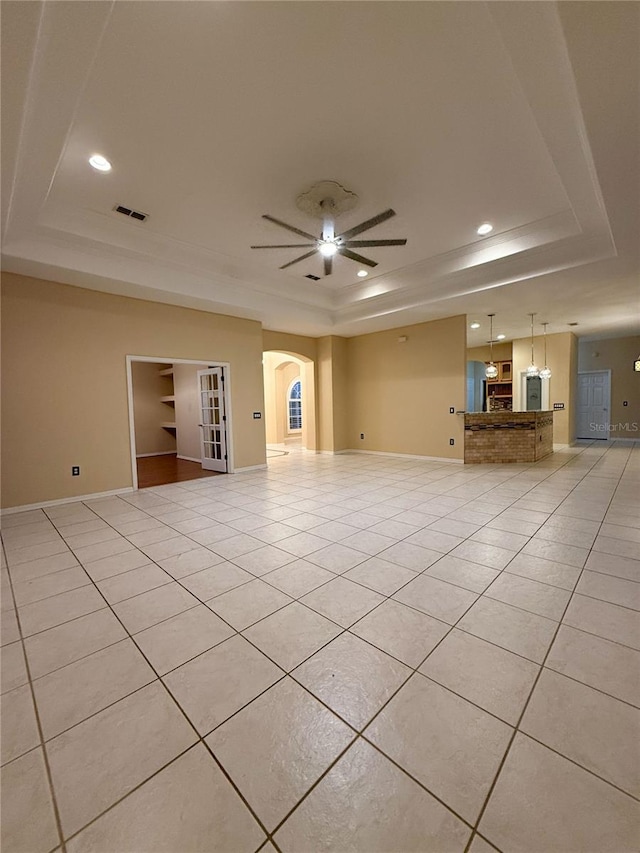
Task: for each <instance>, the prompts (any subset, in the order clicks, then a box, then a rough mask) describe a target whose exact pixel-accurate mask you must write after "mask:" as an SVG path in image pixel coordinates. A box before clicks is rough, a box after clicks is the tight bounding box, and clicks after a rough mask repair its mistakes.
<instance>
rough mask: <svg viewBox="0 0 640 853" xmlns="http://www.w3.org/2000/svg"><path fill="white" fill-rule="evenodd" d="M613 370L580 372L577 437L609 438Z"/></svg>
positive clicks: (602, 439)
mask: <svg viewBox="0 0 640 853" xmlns="http://www.w3.org/2000/svg"><path fill="white" fill-rule="evenodd" d="M610 409H611V371H610V370H592V371H590V372H588V373H578V422H577V431H576V438H589V439H591V440H592V441H593V440H595V441H606V440H607V439H608V438H609V426H610V424H609V411H610Z"/></svg>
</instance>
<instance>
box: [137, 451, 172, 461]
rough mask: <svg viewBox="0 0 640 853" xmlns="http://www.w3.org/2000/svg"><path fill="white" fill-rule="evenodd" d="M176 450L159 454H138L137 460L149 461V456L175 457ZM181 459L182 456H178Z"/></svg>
mask: <svg viewBox="0 0 640 853" xmlns="http://www.w3.org/2000/svg"><path fill="white" fill-rule="evenodd" d="M175 455H176V452H175V450H160V451H159V452H158V453H136V459H147V458H148V457H149V456H175ZM178 459H180V456H178Z"/></svg>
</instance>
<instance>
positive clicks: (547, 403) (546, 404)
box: [512, 370, 551, 412]
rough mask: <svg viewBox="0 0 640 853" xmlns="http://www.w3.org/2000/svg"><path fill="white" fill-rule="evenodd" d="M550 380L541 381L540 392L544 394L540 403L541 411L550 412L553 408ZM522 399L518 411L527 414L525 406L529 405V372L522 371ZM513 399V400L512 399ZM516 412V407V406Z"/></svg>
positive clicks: (519, 401) (520, 389)
mask: <svg viewBox="0 0 640 853" xmlns="http://www.w3.org/2000/svg"><path fill="white" fill-rule="evenodd" d="M549 382H550V380H549V379H541V380H540V391H541V392H542V400H541V401H540V411H542V412H548V411H549V409H550V408H551V387H550V385H549ZM519 392H520V398H519V400H518V404H519V409H518V411H521V412H526V411H527V409H526V408H525V406H526V405H527V371H526V370H521V371H520V386H519ZM512 399H513V398H512ZM513 408H514V410H515V405H514V407H513Z"/></svg>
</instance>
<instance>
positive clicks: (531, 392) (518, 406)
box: [513, 370, 550, 412]
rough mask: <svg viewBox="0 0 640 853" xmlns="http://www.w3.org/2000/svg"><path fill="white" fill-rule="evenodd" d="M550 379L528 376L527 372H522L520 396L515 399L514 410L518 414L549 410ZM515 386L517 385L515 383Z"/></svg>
mask: <svg viewBox="0 0 640 853" xmlns="http://www.w3.org/2000/svg"><path fill="white" fill-rule="evenodd" d="M549 382H550V380H549V379H541V378H540V377H539V376H527V371H526V370H521V371H520V396H519V398H516V397H514V399H513V409H514V411H518V412H540V411H544V412H546V411H548V410H549V406H550V403H549V399H550V387H549ZM514 384H515V383H514Z"/></svg>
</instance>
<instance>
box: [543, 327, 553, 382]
mask: <svg viewBox="0 0 640 853" xmlns="http://www.w3.org/2000/svg"><path fill="white" fill-rule="evenodd" d="M548 325H549V324H548V323H542V328H543V329H544V367H543V368H542V370H541V371H540V379H551V368H550V367H547V326H548Z"/></svg>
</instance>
